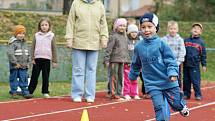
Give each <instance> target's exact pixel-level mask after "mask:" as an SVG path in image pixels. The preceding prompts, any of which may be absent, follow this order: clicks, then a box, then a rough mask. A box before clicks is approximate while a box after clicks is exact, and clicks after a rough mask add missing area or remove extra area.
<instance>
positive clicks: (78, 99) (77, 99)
mask: <svg viewBox="0 0 215 121" xmlns="http://www.w3.org/2000/svg"><path fill="white" fill-rule="evenodd" d="M73 102H76V103H80V102H82V99H81V98H74V99H73Z"/></svg>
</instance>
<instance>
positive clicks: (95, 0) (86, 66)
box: [65, 0, 108, 102]
mask: <svg viewBox="0 0 215 121" xmlns="http://www.w3.org/2000/svg"><path fill="white" fill-rule="evenodd" d="M65 38H66V39H67V47H68V48H72V65H73V66H72V89H71V98H72V99H73V101H74V102H82V97H84V98H85V99H86V101H87V102H94V99H95V86H96V68H97V60H98V53H99V49H100V48H101V47H102V48H105V47H106V46H107V40H108V28H107V22H106V16H105V9H104V6H103V4H102V3H101V1H100V0H74V2H73V4H72V6H71V10H70V13H69V16H68V20H67V26H66V36H65Z"/></svg>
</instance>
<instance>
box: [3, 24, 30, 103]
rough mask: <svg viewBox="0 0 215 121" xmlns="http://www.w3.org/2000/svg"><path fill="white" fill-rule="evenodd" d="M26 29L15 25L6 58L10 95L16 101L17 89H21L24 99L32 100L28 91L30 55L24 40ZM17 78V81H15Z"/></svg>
mask: <svg viewBox="0 0 215 121" xmlns="http://www.w3.org/2000/svg"><path fill="white" fill-rule="evenodd" d="M25 34H26V29H25V27H24V26H23V25H17V26H15V29H14V36H13V37H12V38H10V40H9V42H8V43H9V47H8V51H7V54H8V58H9V67H10V76H9V80H10V92H9V93H10V94H11V96H12V98H14V99H17V98H18V95H17V88H18V86H19V87H20V88H21V92H22V95H23V97H24V98H26V99H29V98H32V95H31V94H29V91H28V73H27V71H28V66H29V63H30V54H29V51H28V47H27V44H26V40H25V39H24V38H25ZM17 78H19V81H18V80H17Z"/></svg>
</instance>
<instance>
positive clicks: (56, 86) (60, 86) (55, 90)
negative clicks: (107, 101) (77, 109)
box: [0, 81, 106, 102]
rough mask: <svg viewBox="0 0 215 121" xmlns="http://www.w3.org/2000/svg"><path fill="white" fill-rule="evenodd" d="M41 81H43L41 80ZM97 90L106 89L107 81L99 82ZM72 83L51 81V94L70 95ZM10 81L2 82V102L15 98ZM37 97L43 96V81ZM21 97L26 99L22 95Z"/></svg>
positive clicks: (0, 86) (36, 93)
mask: <svg viewBox="0 0 215 121" xmlns="http://www.w3.org/2000/svg"><path fill="white" fill-rule="evenodd" d="M40 82H41V81H40ZM96 85H97V86H96V90H97V91H101V90H105V89H106V82H97V84H96ZM70 90H71V84H70V82H51V83H50V86H49V91H50V95H51V96H60V95H70ZM8 92H9V83H6V82H0V102H1V101H9V100H14V99H11V97H10V95H9V93H8ZM34 97H35V98H39V97H43V95H42V93H41V83H39V84H38V86H37V89H36V90H35V93H34ZM19 99H24V98H23V97H20V98H19Z"/></svg>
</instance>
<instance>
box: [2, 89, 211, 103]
mask: <svg viewBox="0 0 215 121" xmlns="http://www.w3.org/2000/svg"><path fill="white" fill-rule="evenodd" d="M212 88H215V85H214V86H209V87H202V88H201V89H202V90H206V89H212ZM101 92H106V91H97V93H101ZM67 97H68V95H61V96H54V97H51V98H67ZM41 99H44V98H32V99H26V100H25V99H24V100H15V101H5V102H0V104H4V103H17V102H27V101H33V100H41Z"/></svg>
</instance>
